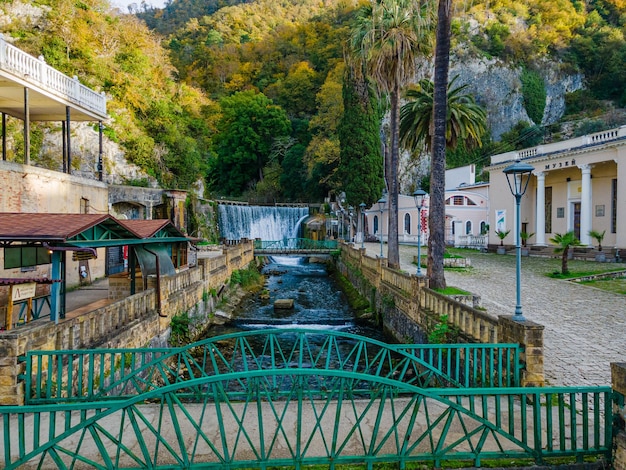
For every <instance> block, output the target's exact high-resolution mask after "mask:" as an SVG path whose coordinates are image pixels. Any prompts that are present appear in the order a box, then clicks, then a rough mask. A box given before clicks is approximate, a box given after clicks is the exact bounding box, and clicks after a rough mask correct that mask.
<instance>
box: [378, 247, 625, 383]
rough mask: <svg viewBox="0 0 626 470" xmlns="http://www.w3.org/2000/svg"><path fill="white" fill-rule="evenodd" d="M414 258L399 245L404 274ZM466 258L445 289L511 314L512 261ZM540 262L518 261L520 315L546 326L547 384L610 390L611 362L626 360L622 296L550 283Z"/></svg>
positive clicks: (411, 249)
mask: <svg viewBox="0 0 626 470" xmlns="http://www.w3.org/2000/svg"><path fill="white" fill-rule="evenodd" d="M366 249H367V253H368V254H369V255H370V256H377V255H379V254H380V245H379V244H375V243H371V244H366ZM386 249H387V247H386V245H385V246H384V250H383V253H384V254H385V256H386ZM425 251H426V250H425V249H424V250H423V253H425ZM416 254H417V248H416V247H415V246H407V245H401V246H400V258H401V261H400V265H401V268H402V269H403V270H404V271H406V272H409V273H412V274H414V273H415V269H416V267H415V265H414V264H412V260H413V257H414V256H415V255H416ZM469 258H470V259H471V262H472V266H473V269H471V270H469V271H465V272H459V271H448V270H446V274H445V276H446V282H447V284H448V285H450V286H455V287H459V288H461V289H464V290H467V291H469V292H472V293H473V294H476V295H480V296H481V298H482V305H483V307H485V308H486V309H487V312H488V313H490V314H493V315H503V314H504V315H512V314H514V313H515V257H514V256H502V255H495V254H483V253H478V252H476V254H475V255H474V254H472V255H470V256H469ZM541 262H542V260H541V259H534V258H524V259H523V260H522V279H521V289H522V290H521V292H522V309H523V312H524V316H525V317H526V318H528V319H529V320H532V321H534V322H536V323H539V324H541V325H544V327H545V330H544V348H545V349H544V353H545V376H546V381H547V383H548V385H553V386H582V385H610V383H611V371H610V363H611V362H624V361H626V296H623V295H619V294H612V293H610V292H604V291H601V290H599V289H595V288H593V287H589V286H583V285H577V284H574V283H571V282H568V281H562V280H557V279H551V278H549V277H547V276H546V275H545V270H543V271H542V270H541V269H536V270H533V265H534V264H539V263H541ZM543 262H544V263H545V261H543ZM617 267H618V266H616V268H617ZM619 267H621V268H625V267H626V266H624V264H622V265H621V266H619ZM540 271H542V272H540Z"/></svg>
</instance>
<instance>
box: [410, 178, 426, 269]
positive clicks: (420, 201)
mask: <svg viewBox="0 0 626 470" xmlns="http://www.w3.org/2000/svg"><path fill="white" fill-rule="evenodd" d="M426 194H427V193H426V191H424V190H423V189H422V188H419V187H418V188H417V189H416V190H415V192H414V193H413V199H415V207H417V272H416V273H415V274H416V275H417V276H421V275H422V208H423V207H424V199H425V198H426Z"/></svg>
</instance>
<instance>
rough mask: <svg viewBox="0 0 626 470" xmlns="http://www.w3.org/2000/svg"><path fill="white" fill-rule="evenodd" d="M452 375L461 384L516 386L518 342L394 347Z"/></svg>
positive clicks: (518, 382)
mask: <svg viewBox="0 0 626 470" xmlns="http://www.w3.org/2000/svg"><path fill="white" fill-rule="evenodd" d="M395 347H396V348H398V349H399V350H402V351H407V352H409V353H410V354H412V355H414V356H416V357H418V358H419V359H421V360H423V361H425V362H427V363H428V364H431V365H432V366H433V367H434V368H435V369H437V370H440V371H443V372H445V374H446V375H447V376H450V377H453V378H454V381H455V382H457V383H460V384H462V386H463V387H466V388H468V387H472V388H473V387H519V386H520V385H521V382H520V377H521V371H522V363H521V360H520V356H521V353H522V348H521V347H520V346H519V345H518V344H508V343H500V344H496V343H494V344H487V343H485V344H469V343H464V344H402V345H397V346H395Z"/></svg>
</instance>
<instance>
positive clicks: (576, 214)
mask: <svg viewBox="0 0 626 470" xmlns="http://www.w3.org/2000/svg"><path fill="white" fill-rule="evenodd" d="M574 235H576V238H578V239H579V240H580V202H575V203H574Z"/></svg>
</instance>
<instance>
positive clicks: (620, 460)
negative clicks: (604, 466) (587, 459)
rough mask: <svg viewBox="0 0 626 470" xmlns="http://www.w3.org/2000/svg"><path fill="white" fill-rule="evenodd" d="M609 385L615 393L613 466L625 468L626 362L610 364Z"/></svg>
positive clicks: (617, 468)
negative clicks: (625, 401)
mask: <svg viewBox="0 0 626 470" xmlns="http://www.w3.org/2000/svg"><path fill="white" fill-rule="evenodd" d="M611 387H612V388H613V393H615V394H616V397H615V399H614V400H613V413H614V417H615V419H614V424H615V428H614V430H615V431H614V437H613V448H614V452H613V468H614V469H615V470H626V406H624V397H625V396H626V363H624V362H621V363H612V364H611Z"/></svg>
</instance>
